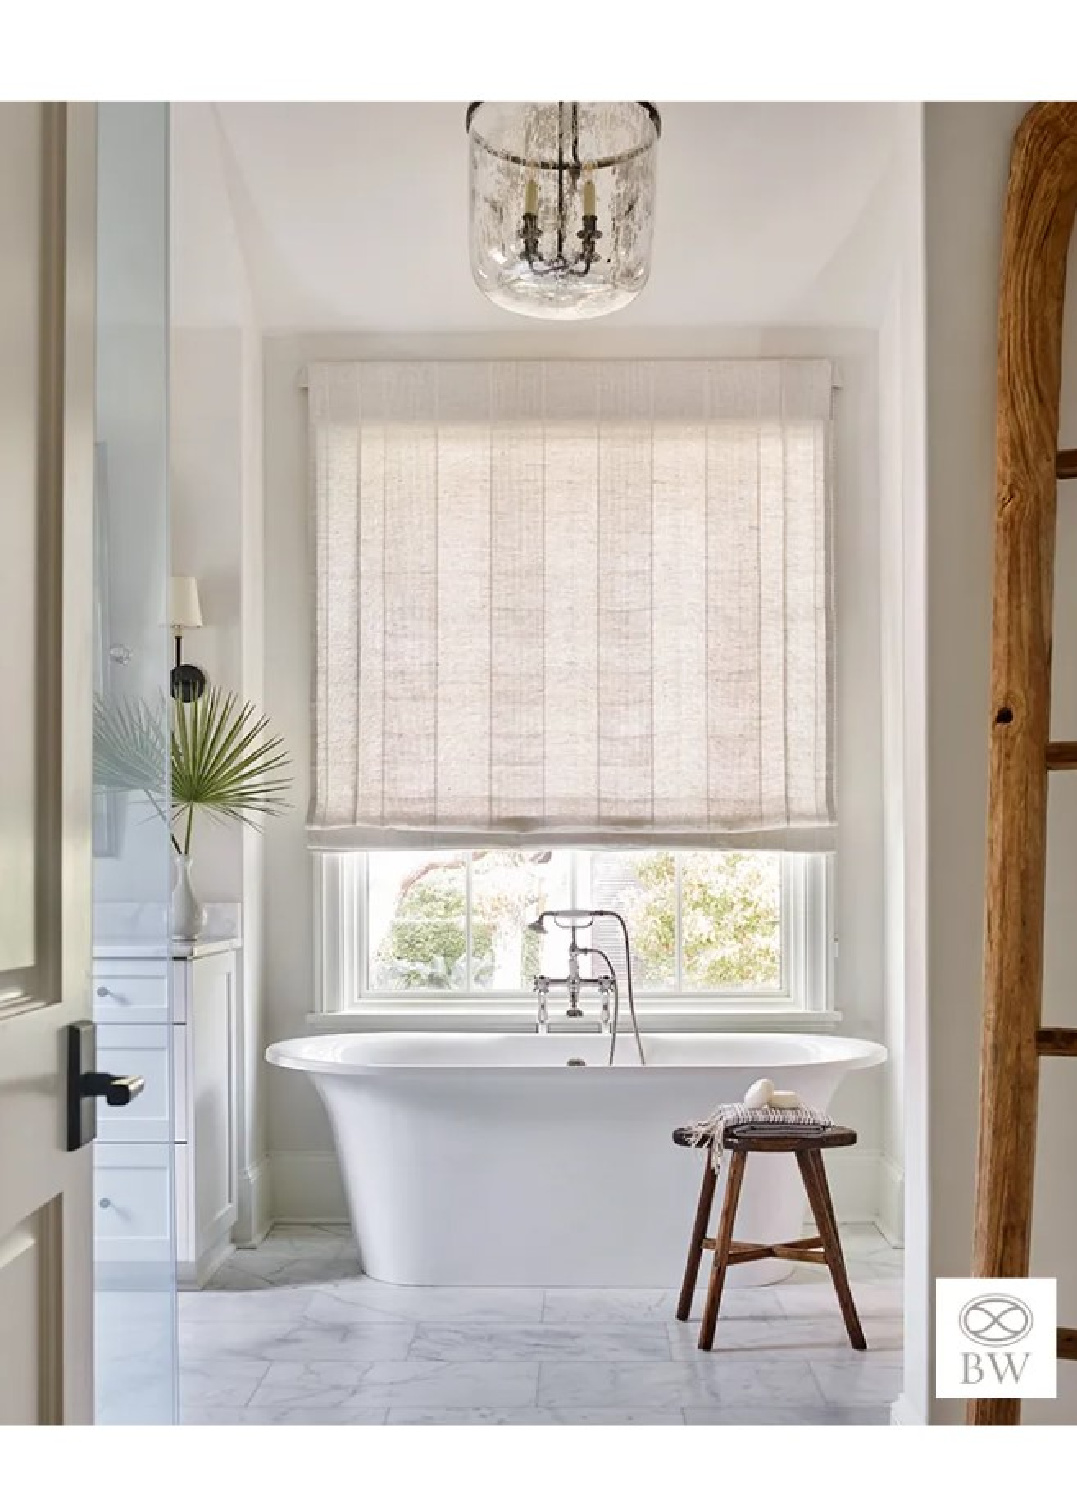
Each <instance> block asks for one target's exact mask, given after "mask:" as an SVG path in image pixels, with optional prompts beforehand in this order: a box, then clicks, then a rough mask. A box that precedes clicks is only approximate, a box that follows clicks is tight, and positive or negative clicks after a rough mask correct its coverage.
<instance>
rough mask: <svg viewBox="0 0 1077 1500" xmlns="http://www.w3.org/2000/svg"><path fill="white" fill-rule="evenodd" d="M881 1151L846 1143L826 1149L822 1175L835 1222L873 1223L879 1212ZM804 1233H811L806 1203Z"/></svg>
mask: <svg viewBox="0 0 1077 1500" xmlns="http://www.w3.org/2000/svg"><path fill="white" fill-rule="evenodd" d="M881 1162H882V1153H881V1152H879V1151H875V1150H873V1149H871V1148H870V1147H867V1146H848V1147H845V1148H843V1149H842V1150H841V1151H828V1152H827V1153H826V1175H827V1181H828V1182H829V1183H830V1196H831V1198H832V1199H833V1200H834V1212H835V1214H836V1215H837V1218H838V1223H839V1224H874V1223H875V1222H876V1221H877V1219H878V1215H879V1181H880V1169H881ZM804 1216H805V1217H804V1222H805V1224H806V1225H807V1226H808V1227H807V1228H806V1229H805V1233H806V1234H807V1233H812V1234H814V1232H815V1231H814V1228H813V1227H812V1225H813V1220H812V1218H811V1215H810V1213H809V1211H808V1208H807V1205H805V1209H804Z"/></svg>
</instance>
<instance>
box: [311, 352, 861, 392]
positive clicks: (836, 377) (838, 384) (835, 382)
mask: <svg viewBox="0 0 1077 1500" xmlns="http://www.w3.org/2000/svg"><path fill="white" fill-rule="evenodd" d="M727 357H731V356H725V355H716V356H715V358H716V359H725V358H727ZM791 357H792V358H798V359H799V358H801V357H804V358H808V357H810V356H800V355H795V356H791ZM742 358H743V359H744V362H745V363H746V364H747V363H749V362H753V363H754V362H755V361H754V359H753V356H751V355H744V356H742ZM762 358H763V359H764V360H766V359H767V358H768V356H767V355H764V356H762ZM769 358H774V359H780V358H782V356H781V355H772V356H769ZM820 358H825V356H820ZM330 362H331V363H336V364H362V363H364V361H362V360H336V361H330ZM464 362H465V363H469V361H464ZM674 362H675V361H674V360H673V359H671V360H670V363H671V364H672V363H674ZM676 362H678V363H679V362H680V361H679V360H678V361H676ZM683 362H684V363H685V364H692V363H699V364H704V363H705V362H706V361H705V360H703V359H699V360H691V359H688V360H684V361H683ZM371 363H385V361H371ZM400 363H402V364H407V363H412V364H426V363H430V364H437V363H438V361H437V360H429V361H426V360H412V361H408V360H402V361H400ZM474 363H475V364H481V363H482V361H481V360H475V361H474ZM506 363H508V364H513V363H516V364H526V363H528V361H526V360H516V361H513V360H508V361H506ZM558 363H569V364H570V363H571V361H570V360H568V361H558ZM598 363H600V364H601V363H606V361H601V360H600V361H598ZM608 363H610V364H620V363H625V364H628V363H630V361H629V360H624V361H621V360H610V361H608ZM637 363H646V361H645V360H641V361H637ZM655 363H661V361H655ZM296 383H297V385H298V387H299V389H300V390H301V391H306V390H309V389H310V375H309V373H308V370H307V366H306V365H304V366H303V367H302V369H301V370H300V371H299V376H298V380H297V382H296ZM830 389H831V390H832V391H843V390H844V389H845V381H844V380H843V379H842V377H841V372H840V371H839V370H835V371H834V374H833V376H832V377H831V381H830Z"/></svg>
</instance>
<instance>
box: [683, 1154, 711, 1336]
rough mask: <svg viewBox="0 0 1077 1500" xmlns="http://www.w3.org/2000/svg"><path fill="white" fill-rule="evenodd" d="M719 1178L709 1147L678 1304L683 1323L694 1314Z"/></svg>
mask: <svg viewBox="0 0 1077 1500" xmlns="http://www.w3.org/2000/svg"><path fill="white" fill-rule="evenodd" d="M717 1183H718V1177H717V1174H716V1173H715V1170H714V1168H713V1167H712V1166H711V1153H710V1147H709V1146H708V1147H707V1151H706V1160H705V1162H704V1165H703V1181H702V1183H701V1184H700V1188H699V1202H698V1203H697V1204H696V1217H695V1223H694V1224H693V1225H692V1238H691V1239H690V1240H689V1241H688V1262H687V1264H686V1265H685V1268H684V1280H683V1281H682V1282H681V1296H680V1301H679V1302H678V1303H677V1317H678V1319H679V1320H680V1321H681V1322H682V1323H685V1322H687V1321H688V1318H689V1317H690V1316H691V1312H692V1294H693V1293H694V1292H695V1289H696V1282H697V1280H698V1279H699V1263H700V1261H701V1260H702V1259H703V1241H704V1240H705V1239H706V1237H707V1225H708V1224H709V1223H710V1221H711V1207H712V1205H713V1203H714V1189H715V1187H716V1186H717Z"/></svg>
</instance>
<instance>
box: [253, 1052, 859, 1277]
mask: <svg viewBox="0 0 1077 1500" xmlns="http://www.w3.org/2000/svg"><path fill="white" fill-rule="evenodd" d="M644 1045H645V1049H646V1055H647V1066H646V1067H645V1068H641V1067H640V1066H639V1065H638V1063H637V1062H636V1061H635V1053H634V1048H633V1044H632V1037H631V1036H630V1035H629V1036H623V1037H621V1038H619V1040H618V1044H617V1054H618V1057H617V1066H616V1067H614V1068H612V1069H611V1068H608V1067H605V1066H604V1065H603V1063H604V1058H605V1056H606V1053H607V1050H608V1046H609V1043H608V1038H606V1037H600V1036H598V1035H585V1036H561V1035H554V1036H526V1035H525V1036H514V1035H494V1036H488V1035H461V1034H452V1035H437V1036H435V1035H430V1034H421V1035H417V1034H404V1033H381V1034H376V1035H358V1034H352V1035H347V1036H314V1037H306V1038H297V1039H294V1040H291V1041H284V1042H277V1043H275V1044H274V1045H273V1046H271V1047H269V1048H268V1049H267V1052H266V1057H267V1058H268V1060H269V1061H270V1062H271V1063H275V1064H276V1065H277V1066H278V1067H283V1068H296V1069H298V1070H300V1071H301V1072H306V1073H309V1074H310V1075H311V1078H312V1080H313V1082H314V1084H315V1087H316V1088H317V1089H318V1092H319V1093H320V1095H321V1097H322V1099H323V1100H324V1101H325V1106H326V1108H327V1110H328V1112H329V1119H330V1122H331V1124H332V1128H333V1136H334V1139H335V1141H336V1147H337V1152H338V1155H339V1158H340V1165H341V1170H342V1173H343V1177H344V1184H345V1188H346V1191H347V1195H348V1203H349V1207H350V1210H351V1218H352V1225H353V1228H354V1230H355V1236H356V1239H357V1241H358V1244H359V1251H360V1255H361V1257H362V1262H363V1267H364V1269H365V1270H366V1272H367V1274H368V1275H370V1276H372V1277H375V1278H376V1279H377V1280H379V1281H388V1282H393V1283H396V1284H398V1285H405V1286H412V1285H415V1286H469V1285H474V1286H623V1287H631V1286H646V1287H671V1286H674V1285H676V1284H677V1283H678V1282H679V1280H680V1277H681V1274H682V1272H683V1269H684V1258H685V1252H686V1248H687V1244H688V1234H689V1230H690V1228H691V1223H692V1214H693V1210H694V1206H695V1199H696V1195H697V1193H698V1190H699V1179H700V1173H701V1170H702V1166H703V1160H702V1153H701V1152H699V1151H688V1150H685V1149H683V1148H680V1147H677V1146H675V1145H674V1144H673V1142H672V1140H671V1138H670V1137H671V1132H672V1131H673V1129H674V1127H675V1126H677V1125H682V1124H685V1123H687V1122H689V1121H691V1120H694V1119H697V1118H699V1117H700V1116H703V1115H705V1114H707V1113H709V1111H710V1110H711V1109H712V1108H713V1106H714V1105H716V1104H719V1103H723V1102H727V1101H732V1100H738V1099H740V1098H742V1097H743V1094H744V1091H745V1089H746V1088H747V1087H748V1085H749V1084H750V1083H752V1082H753V1081H754V1080H755V1079H756V1078H760V1077H763V1076H766V1077H770V1078H773V1079H774V1081H775V1083H776V1084H777V1085H778V1086H779V1087H780V1088H787V1089H795V1090H796V1092H797V1093H799V1094H800V1095H801V1097H802V1098H803V1099H804V1100H805V1101H806V1102H807V1103H808V1104H810V1105H814V1106H815V1107H817V1108H820V1109H825V1108H826V1107H827V1106H828V1105H829V1104H830V1101H831V1099H832V1097H833V1094H834V1091H835V1089H836V1088H837V1085H838V1083H839V1082H840V1080H841V1078H842V1076H843V1075H844V1074H845V1073H847V1072H849V1071H850V1070H851V1069H854V1068H867V1067H873V1066H875V1065H876V1064H878V1063H880V1062H882V1061H883V1060H884V1058H885V1056H886V1052H885V1050H884V1049H883V1048H882V1047H880V1046H878V1045H877V1044H876V1043H874V1042H864V1041H858V1040H856V1039H853V1038H847V1037H800V1036H784V1035H752V1034H740V1035H737V1034H732V1035H731V1034H726V1035H713V1034H711V1035H673V1034H665V1035H663V1034H658V1035H648V1036H645V1037H644ZM572 1057H580V1058H583V1059H584V1060H585V1062H586V1064H587V1066H585V1067H568V1066H567V1063H568V1060H569V1058H572ZM804 1213H805V1203H804V1198H803V1194H802V1191H801V1188H800V1182H799V1175H798V1173H797V1169H796V1164H795V1161H794V1160H793V1159H792V1158H791V1157H784V1156H782V1157H769V1158H765V1159H764V1158H761V1157H755V1158H753V1159H752V1161H751V1162H750V1163H749V1166H748V1171H747V1173H746V1175H745V1181H744V1190H743V1194H742V1197H741V1202H740V1207H739V1210H738V1214H737V1237H738V1239H746V1240H756V1241H763V1242H766V1241H778V1240H788V1239H796V1238H797V1237H798V1235H799V1233H800V1230H801V1224H802V1223H803V1217H804ZM790 1269H791V1268H790V1267H789V1265H788V1264H787V1263H781V1262H778V1261H763V1262H757V1263H754V1264H752V1265H748V1266H743V1267H738V1268H736V1269H735V1270H734V1271H731V1273H730V1284H731V1285H736V1284H740V1285H742V1286H745V1285H759V1284H762V1283H763V1282H766V1281H776V1280H779V1279H780V1278H781V1277H782V1276H784V1275H788V1274H789V1271H790Z"/></svg>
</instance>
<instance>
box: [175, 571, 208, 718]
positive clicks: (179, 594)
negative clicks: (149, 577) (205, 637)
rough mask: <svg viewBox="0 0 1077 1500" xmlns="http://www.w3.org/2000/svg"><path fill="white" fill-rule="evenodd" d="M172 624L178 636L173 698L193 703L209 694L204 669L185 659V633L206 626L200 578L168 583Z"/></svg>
mask: <svg viewBox="0 0 1077 1500" xmlns="http://www.w3.org/2000/svg"><path fill="white" fill-rule="evenodd" d="M168 623H169V625H170V626H171V628H172V633H173V634H174V635H175V637H176V665H175V666H174V667H173V668H172V675H171V687H172V696H173V698H179V699H182V701H183V702H184V703H191V702H193V700H194V699H195V698H201V696H202V694H203V693H204V692H205V691H206V674H205V672H203V671H202V668H201V667H196V666H193V665H192V664H191V663H190V662H185V661H184V660H183V632H184V631H185V630H199V629H201V626H202V606H201V605H200V603H199V602H198V579H197V578H182V577H173V578H170V579H169V580H168Z"/></svg>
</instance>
